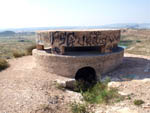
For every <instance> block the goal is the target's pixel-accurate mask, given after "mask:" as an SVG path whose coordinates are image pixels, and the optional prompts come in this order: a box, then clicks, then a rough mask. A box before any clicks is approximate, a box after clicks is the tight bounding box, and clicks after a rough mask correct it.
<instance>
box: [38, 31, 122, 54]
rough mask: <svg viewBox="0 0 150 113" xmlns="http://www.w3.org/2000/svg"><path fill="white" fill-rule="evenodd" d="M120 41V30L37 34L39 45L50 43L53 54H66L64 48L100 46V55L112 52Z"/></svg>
mask: <svg viewBox="0 0 150 113" xmlns="http://www.w3.org/2000/svg"><path fill="white" fill-rule="evenodd" d="M119 41H120V30H58V31H39V32H37V44H38V45H41V44H43V45H44V44H45V43H48V44H49V45H50V47H51V48H52V53H53V54H64V47H84V46H86V47H87V46H88V47H89V46H90V47H91V46H99V47H100V49H99V51H100V53H108V52H112V49H113V48H116V47H117V44H118V43H119Z"/></svg>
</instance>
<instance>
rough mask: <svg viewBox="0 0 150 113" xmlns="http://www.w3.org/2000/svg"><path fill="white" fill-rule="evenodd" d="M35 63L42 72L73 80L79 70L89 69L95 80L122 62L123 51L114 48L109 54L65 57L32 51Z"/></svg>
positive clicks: (83, 53) (71, 54) (81, 53)
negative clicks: (94, 73) (92, 72)
mask: <svg viewBox="0 0 150 113" xmlns="http://www.w3.org/2000/svg"><path fill="white" fill-rule="evenodd" d="M32 53H33V56H34V58H35V62H36V64H37V65H38V66H40V67H41V68H42V69H43V70H45V71H47V72H50V73H54V74H57V75H61V76H65V77H69V78H75V76H76V73H77V72H78V70H79V69H82V68H84V67H91V68H93V69H94V70H95V72H96V76H97V79H99V78H100V75H101V74H105V73H107V72H110V71H112V70H113V69H115V68H116V67H118V66H119V65H120V64H121V63H122V60H123V54H124V49H123V48H121V47H117V48H115V49H114V50H113V51H112V52H110V53H104V54H102V53H98V52H70V53H68V54H67V55H57V54H51V53H49V52H48V51H47V50H37V49H34V50H33V52H32Z"/></svg>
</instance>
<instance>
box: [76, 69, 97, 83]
mask: <svg viewBox="0 0 150 113" xmlns="http://www.w3.org/2000/svg"><path fill="white" fill-rule="evenodd" d="M75 79H76V80H77V81H85V82H88V83H94V82H96V79H97V78H96V72H95V70H94V69H93V68H92V67H84V68H81V69H79V70H78V71H77V73H76V76H75Z"/></svg>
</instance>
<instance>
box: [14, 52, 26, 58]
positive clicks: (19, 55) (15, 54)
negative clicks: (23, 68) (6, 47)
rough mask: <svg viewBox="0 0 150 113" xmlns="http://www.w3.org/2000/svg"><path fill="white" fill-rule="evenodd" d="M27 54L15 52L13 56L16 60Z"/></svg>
mask: <svg viewBox="0 0 150 113" xmlns="http://www.w3.org/2000/svg"><path fill="white" fill-rule="evenodd" d="M25 55H26V54H25V53H23V52H19V51H13V56H14V57H15V58H18V57H22V56H25Z"/></svg>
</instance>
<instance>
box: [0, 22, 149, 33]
mask: <svg viewBox="0 0 150 113" xmlns="http://www.w3.org/2000/svg"><path fill="white" fill-rule="evenodd" d="M123 28H129V29H150V23H141V24H138V23H118V24H108V25H99V26H60V27H31V28H11V29H0V31H6V30H9V31H14V32H35V31H38V30H51V29H123Z"/></svg>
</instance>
